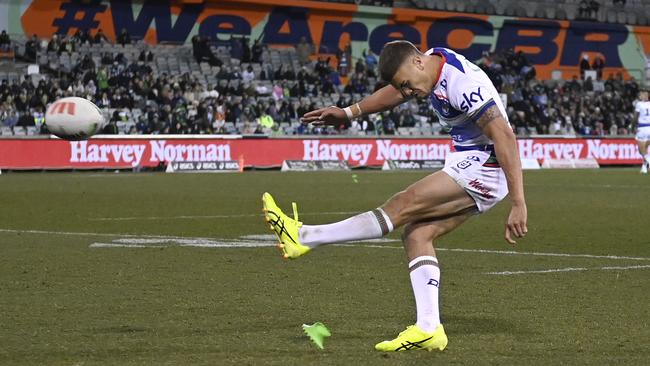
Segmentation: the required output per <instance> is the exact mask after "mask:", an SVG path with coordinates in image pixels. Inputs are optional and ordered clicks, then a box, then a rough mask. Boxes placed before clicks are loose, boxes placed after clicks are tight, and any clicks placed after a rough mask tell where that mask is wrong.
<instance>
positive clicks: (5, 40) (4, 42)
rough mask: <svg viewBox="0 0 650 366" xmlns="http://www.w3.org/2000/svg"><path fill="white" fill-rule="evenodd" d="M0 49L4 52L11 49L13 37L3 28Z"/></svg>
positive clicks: (0, 34) (0, 36)
mask: <svg viewBox="0 0 650 366" xmlns="http://www.w3.org/2000/svg"><path fill="white" fill-rule="evenodd" d="M0 51H2V52H9V51H11V39H10V38H9V35H8V34H7V31H5V30H3V31H2V33H0Z"/></svg>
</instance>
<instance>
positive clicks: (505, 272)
mask: <svg viewBox="0 0 650 366" xmlns="http://www.w3.org/2000/svg"><path fill="white" fill-rule="evenodd" d="M646 268H650V265H643V266H625V267H596V268H584V267H577V268H574V267H568V268H554V269H542V270H537V271H503V272H486V273H485V274H488V275H497V276H512V275H520V274H544V273H557V272H582V271H625V270H628V269H646Z"/></svg>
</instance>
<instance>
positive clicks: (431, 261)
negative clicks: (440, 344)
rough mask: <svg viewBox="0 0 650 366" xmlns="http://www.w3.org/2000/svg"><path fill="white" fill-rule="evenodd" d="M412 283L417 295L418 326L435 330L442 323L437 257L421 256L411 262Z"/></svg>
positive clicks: (427, 329)
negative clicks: (439, 305) (439, 304)
mask: <svg viewBox="0 0 650 366" xmlns="http://www.w3.org/2000/svg"><path fill="white" fill-rule="evenodd" d="M409 270H410V271H411V273H410V275H411V285H412V286H413V295H415V306H416V308H417V315H418V319H417V323H415V324H416V325H417V326H418V327H420V328H422V330H424V331H426V332H433V331H434V330H436V328H437V327H438V324H440V310H439V309H438V288H439V286H440V268H439V267H438V260H437V259H436V257H431V256H421V257H417V258H415V259H413V260H412V261H411V262H410V263H409Z"/></svg>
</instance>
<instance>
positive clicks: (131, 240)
mask: <svg viewBox="0 0 650 366" xmlns="http://www.w3.org/2000/svg"><path fill="white" fill-rule="evenodd" d="M1 232H5V233H18V234H35V235H64V236H65V235H67V236H90V237H93V236H97V237H109V238H116V240H114V243H113V244H120V245H145V246H146V245H147V244H164V243H172V244H177V245H185V246H190V245H192V246H200V247H208V248H209V247H217V248H241V247H245V246H255V247H259V246H273V245H275V239H274V237H273V235H265V234H264V235H247V236H242V237H241V238H239V239H221V238H197V237H191V238H187V237H180V236H171V235H143V234H120V233H86V232H70V231H49V230H17V229H0V233H1ZM393 242H398V240H392V239H388V238H380V239H371V240H367V241H360V242H356V244H355V243H350V244H335V245H337V246H343V247H346V246H350V247H368V248H381V249H401V248H402V247H401V246H395V245H390V246H389V245H376V244H375V243H393ZM363 243H372V244H369V245H368V244H363ZM100 244H101V243H100ZM157 246H158V247H159V246H160V245H157ZM436 250H439V251H448V252H460V253H482V254H497V255H523V256H542V257H565V258H590V259H611V260H633V261H650V257H628V256H617V255H593V254H570V253H546V252H516V251H511V250H491V249H463V248H436ZM612 268H614V267H612Z"/></svg>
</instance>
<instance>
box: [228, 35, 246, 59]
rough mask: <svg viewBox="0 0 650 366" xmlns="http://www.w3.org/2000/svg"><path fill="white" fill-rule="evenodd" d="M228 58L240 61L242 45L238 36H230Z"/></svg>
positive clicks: (242, 56) (242, 55) (242, 51)
mask: <svg viewBox="0 0 650 366" xmlns="http://www.w3.org/2000/svg"><path fill="white" fill-rule="evenodd" d="M230 58H233V59H235V60H237V61H240V62H242V61H243V60H242V59H243V58H244V46H243V44H242V40H241V38H240V37H235V36H233V35H231V36H230Z"/></svg>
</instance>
